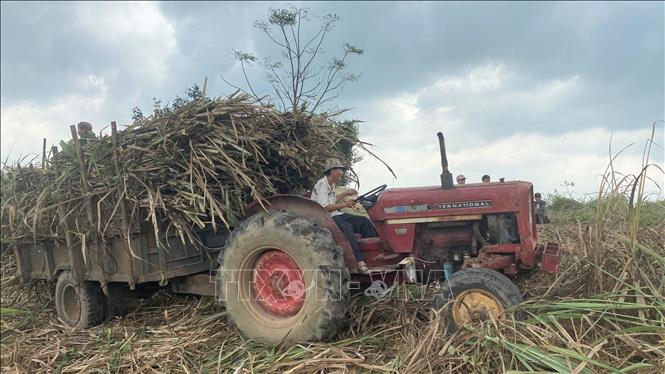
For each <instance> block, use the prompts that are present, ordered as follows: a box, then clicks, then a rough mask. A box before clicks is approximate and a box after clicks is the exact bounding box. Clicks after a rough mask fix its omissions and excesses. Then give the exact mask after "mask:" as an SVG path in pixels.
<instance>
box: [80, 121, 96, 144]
mask: <svg viewBox="0 0 665 374" xmlns="http://www.w3.org/2000/svg"><path fill="white" fill-rule="evenodd" d="M76 127H77V128H78V134H79V143H81V145H86V144H88V142H89V141H93V140H97V137H96V136H95V133H94V132H92V125H91V124H90V122H85V121H83V122H79V124H78V125H77V126H76Z"/></svg>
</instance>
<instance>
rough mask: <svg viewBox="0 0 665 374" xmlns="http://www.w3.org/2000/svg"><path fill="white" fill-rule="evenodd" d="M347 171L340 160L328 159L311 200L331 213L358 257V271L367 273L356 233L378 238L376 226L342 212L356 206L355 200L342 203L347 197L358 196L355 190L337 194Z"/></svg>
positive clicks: (363, 218) (361, 218)
mask: <svg viewBox="0 0 665 374" xmlns="http://www.w3.org/2000/svg"><path fill="white" fill-rule="evenodd" d="M345 171H346V166H344V165H343V164H342V162H341V161H340V160H339V159H336V158H329V159H327V160H326V163H325V166H324V171H323V174H324V177H323V178H321V179H319V181H318V182H316V184H315V185H314V188H313V189H312V196H311V199H312V200H314V201H316V202H317V203H319V204H320V205H321V206H322V207H323V208H324V209H325V210H327V211H328V212H330V216H331V217H332V219H333V221H335V223H336V224H337V226H338V227H339V228H340V230H342V232H343V233H344V236H346V238H347V239H348V241H349V244H351V248H353V254H354V255H355V256H356V261H358V269H360V271H361V272H364V273H366V272H367V271H368V270H369V269H368V267H367V263H365V261H364V257H363V253H362V252H361V251H360V246H359V245H358V241H357V240H356V237H355V236H354V233H358V234H361V235H362V236H363V237H364V238H372V237H375V236H377V234H376V230H374V225H372V222H371V221H370V220H369V219H367V218H366V217H362V216H358V215H353V214H348V213H343V212H341V211H340V209H342V208H347V207H348V208H350V207H353V206H354V205H355V204H356V202H355V201H353V200H349V201H344V202H341V201H342V199H343V198H344V197H345V196H350V195H357V194H358V192H357V191H355V190H353V189H351V190H347V191H344V192H342V193H340V194H339V195H337V194H335V184H336V183H337V182H339V181H340V180H341V179H342V177H343V176H344V172H345Z"/></svg>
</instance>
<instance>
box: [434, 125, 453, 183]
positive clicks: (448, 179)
mask: <svg viewBox="0 0 665 374" xmlns="http://www.w3.org/2000/svg"><path fill="white" fill-rule="evenodd" d="M436 136H438V137H439V149H440V150H441V188H443V189H444V190H450V189H452V188H453V175H452V174H450V171H448V157H447V156H446V143H445V141H444V140H443V134H442V133H441V132H438V133H437V134H436Z"/></svg>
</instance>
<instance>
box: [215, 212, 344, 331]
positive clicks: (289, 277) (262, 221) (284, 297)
mask: <svg viewBox="0 0 665 374" xmlns="http://www.w3.org/2000/svg"><path fill="white" fill-rule="evenodd" d="M219 261H220V264H221V266H220V272H219V279H220V281H221V282H220V288H221V289H220V295H221V299H220V304H222V305H224V306H225V307H226V309H227V311H228V315H229V317H230V320H231V321H232V323H234V324H235V325H236V327H237V328H238V329H239V330H240V331H241V332H242V333H243V334H244V335H245V336H247V337H249V338H255V339H258V340H262V341H265V342H268V343H272V344H278V343H280V342H296V341H320V340H325V339H329V338H331V337H333V336H334V335H335V334H336V333H337V332H338V331H339V330H340V329H341V328H342V327H344V326H345V325H346V323H347V316H346V313H347V309H348V305H349V288H348V281H349V278H350V276H349V270H348V269H347V268H346V266H345V264H344V257H343V255H342V251H341V249H340V248H339V247H338V246H337V245H336V244H335V242H334V240H333V238H332V234H331V233H330V232H329V231H328V230H326V229H324V228H322V227H320V226H318V225H316V224H314V223H312V222H311V221H309V220H307V219H306V218H303V217H300V216H297V215H294V214H292V213H288V212H269V213H261V214H257V215H254V216H252V217H250V218H248V219H247V220H246V221H245V222H243V223H242V224H241V225H240V227H238V228H236V229H235V230H234V231H233V233H232V234H231V237H230V238H229V241H228V242H227V245H226V247H225V250H224V252H223V253H222V254H220V259H219Z"/></svg>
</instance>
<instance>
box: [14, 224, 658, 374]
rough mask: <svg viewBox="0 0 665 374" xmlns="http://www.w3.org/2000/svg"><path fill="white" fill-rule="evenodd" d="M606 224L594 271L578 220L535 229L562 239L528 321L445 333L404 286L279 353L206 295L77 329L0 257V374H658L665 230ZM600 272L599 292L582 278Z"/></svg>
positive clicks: (157, 301)
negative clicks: (331, 335) (329, 338)
mask: <svg viewBox="0 0 665 374" xmlns="http://www.w3.org/2000/svg"><path fill="white" fill-rule="evenodd" d="M610 224H612V225H614V224H620V222H612V223H608V225H610ZM609 228H610V227H608V229H609ZM611 229H612V234H611V235H608V236H607V237H606V238H605V240H604V246H603V248H604V252H603V258H604V259H605V260H604V261H603V263H601V264H599V265H600V266H597V265H596V264H594V263H592V262H591V261H590V260H589V259H590V258H591V256H589V254H588V253H587V251H588V250H589V248H588V246H589V244H588V243H589V241H590V238H589V233H588V232H587V231H585V230H584V228H583V226H577V225H570V224H569V225H559V224H553V225H550V226H547V227H544V228H543V232H542V234H541V237H542V238H543V239H555V238H556V239H558V240H560V241H561V242H562V244H563V245H564V248H565V257H564V262H563V264H562V269H561V272H560V274H559V275H558V276H556V277H555V276H552V275H546V274H542V273H538V274H535V275H532V276H531V277H528V278H527V277H523V278H522V279H520V281H519V285H520V287H521V289H522V290H523V292H524V294H525V296H526V297H527V298H528V299H530V300H529V301H528V302H527V303H526V304H525V305H524V306H523V309H524V310H525V311H527V313H528V314H529V316H530V318H529V319H527V320H526V321H523V322H518V321H495V322H488V323H486V324H485V325H483V326H477V327H475V328H473V329H468V330H464V331H461V332H459V333H457V334H456V335H454V336H447V335H445V334H444V331H443V326H442V325H441V322H440V318H437V314H436V312H435V311H434V310H432V309H430V308H429V307H430V304H429V303H428V302H427V301H418V300H404V299H405V298H404V297H402V296H403V295H404V292H405V291H409V290H410V291H413V292H414V293H417V292H418V291H420V290H418V289H417V288H411V289H407V288H406V287H402V288H398V289H396V292H395V294H394V295H393V297H391V298H390V299H388V300H381V301H374V300H373V299H367V298H366V297H364V296H362V295H356V296H355V297H354V299H353V305H352V308H351V309H352V311H351V315H352V319H351V325H350V326H349V327H348V329H347V330H346V331H343V332H341V334H340V335H339V336H338V340H337V341H335V342H330V343H315V344H301V345H296V346H293V347H278V348H274V347H269V346H266V345H263V344H260V343H257V342H255V341H251V340H246V339H244V338H243V337H241V336H240V335H239V334H238V333H237V331H235V330H234V329H233V328H231V327H230V326H229V325H228V324H227V320H226V317H225V315H224V310H223V309H221V308H219V307H217V306H215V305H214V302H213V300H212V299H210V298H197V297H182V296H176V295H173V294H170V293H168V292H166V291H160V293H158V294H157V295H155V296H153V297H152V298H151V299H147V300H143V304H142V305H140V306H139V307H137V308H136V309H135V310H134V311H133V312H131V313H129V315H127V316H126V317H124V318H122V319H116V320H112V321H109V322H107V323H105V324H104V325H102V326H99V327H96V328H92V329H89V330H86V331H73V330H71V329H70V328H68V327H66V326H64V325H63V324H62V323H60V322H59V321H58V320H57V318H56V317H55V311H54V305H53V300H52V299H51V296H50V295H51V294H52V292H51V291H50V290H49V286H48V285H46V284H44V283H43V282H33V283H31V284H29V285H28V287H25V286H21V285H19V284H18V282H17V280H16V275H15V268H14V266H15V265H14V263H13V262H12V261H11V255H10V254H3V261H2V284H3V287H2V356H1V357H2V369H3V370H2V371H3V372H5V371H7V372H10V371H11V372H13V371H19V372H39V371H43V372H62V373H64V372H81V371H84V372H91V371H101V372H151V371H154V372H217V371H222V372H239V373H244V372H247V373H249V372H274V373H282V372H289V371H290V372H353V371H354V370H356V371H357V372H401V373H415V372H458V371H459V372H478V373H494V372H506V371H511V370H517V371H543V370H544V371H548V372H577V373H586V372H589V373H593V372H614V371H616V370H620V369H623V370H624V372H626V371H634V372H644V373H650V372H658V371H659V370H661V369H662V368H665V318H664V316H665V301H664V299H663V297H662V296H663V291H664V289H665V288H664V287H665V281H664V280H663V272H664V271H665V263H663V262H662V261H663V259H665V248H663V242H664V240H663V239H664V237H665V236H664V235H663V233H664V230H665V226H663V223H662V222H661V224H660V225H657V226H653V227H645V228H642V229H641V230H640V232H639V235H638V237H639V243H640V245H641V246H644V247H645V248H649V249H650V250H651V251H652V252H653V253H652V254H649V252H643V253H636V254H633V253H632V249H631V246H630V243H629V242H627V241H626V240H625V238H626V237H627V235H626V232H623V231H621V230H622V228H621V227H616V230H614V227H611ZM596 269H597V270H598V271H599V272H600V274H601V276H602V277H603V289H602V290H599V289H598V285H597V284H593V283H591V282H592V281H593V279H594V277H595V270H596Z"/></svg>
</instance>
